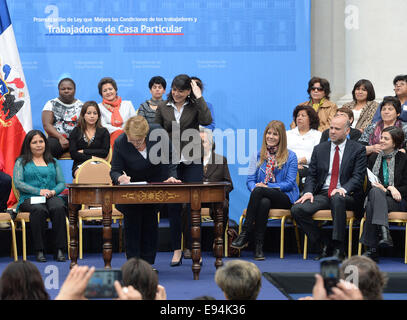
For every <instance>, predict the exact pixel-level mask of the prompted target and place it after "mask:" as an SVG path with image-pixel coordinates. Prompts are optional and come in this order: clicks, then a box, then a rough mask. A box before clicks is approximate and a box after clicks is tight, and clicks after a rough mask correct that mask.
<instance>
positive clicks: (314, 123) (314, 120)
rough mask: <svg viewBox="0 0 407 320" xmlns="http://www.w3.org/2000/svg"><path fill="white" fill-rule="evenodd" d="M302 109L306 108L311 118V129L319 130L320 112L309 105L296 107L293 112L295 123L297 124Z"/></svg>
mask: <svg viewBox="0 0 407 320" xmlns="http://www.w3.org/2000/svg"><path fill="white" fill-rule="evenodd" d="M301 110H305V112H307V115H308V118H309V127H310V129H315V130H318V127H319V117H318V113H317V112H316V111H315V110H314V108H313V107H311V106H308V105H298V106H296V107H295V109H294V112H293V120H294V122H295V125H297V116H298V113H299V112H300V111H301Z"/></svg>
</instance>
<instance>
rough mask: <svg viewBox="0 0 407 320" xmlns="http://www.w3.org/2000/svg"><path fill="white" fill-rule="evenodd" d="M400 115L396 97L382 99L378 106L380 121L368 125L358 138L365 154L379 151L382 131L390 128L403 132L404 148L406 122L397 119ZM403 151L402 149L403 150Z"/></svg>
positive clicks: (406, 135)
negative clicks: (364, 146) (393, 127)
mask: <svg viewBox="0 0 407 320" xmlns="http://www.w3.org/2000/svg"><path fill="white" fill-rule="evenodd" d="M400 113H401V104H400V100H399V99H397V98H396V97H390V96H388V97H384V99H383V101H382V103H381V104H380V114H381V117H382V120H379V121H377V122H376V123H371V124H369V125H368V126H367V127H366V129H365V131H363V134H362V136H361V137H360V138H359V142H360V143H362V144H364V145H366V154H367V155H370V154H372V153H379V152H380V151H381V148H382V147H381V145H380V137H381V134H382V131H383V129H385V128H387V127H391V126H395V127H399V128H401V129H402V130H403V132H404V135H405V137H404V142H403V145H402V147H401V148H404V147H405V143H406V140H405V139H406V137H407V122H403V121H401V120H399V119H398V117H399V115H400ZM403 150H404V149H403Z"/></svg>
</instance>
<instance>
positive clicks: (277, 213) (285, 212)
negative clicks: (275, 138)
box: [239, 171, 301, 259]
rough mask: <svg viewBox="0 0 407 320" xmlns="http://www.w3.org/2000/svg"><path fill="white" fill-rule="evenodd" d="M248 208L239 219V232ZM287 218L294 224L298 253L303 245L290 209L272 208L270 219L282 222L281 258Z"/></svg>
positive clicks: (297, 180) (298, 178)
mask: <svg viewBox="0 0 407 320" xmlns="http://www.w3.org/2000/svg"><path fill="white" fill-rule="evenodd" d="M295 181H296V183H297V185H299V184H300V174H299V173H298V171H297V177H296V179H295ZM246 210H247V209H244V210H243V213H242V215H241V216H240V219H239V234H240V233H241V232H242V226H243V220H244V219H246ZM287 219H290V220H291V221H292V223H293V226H294V231H295V239H296V242H297V250H298V253H299V254H301V245H300V236H299V233H298V227H297V224H296V222H295V221H294V219H293V218H292V217H291V210H290V209H270V210H269V216H268V220H281V224H280V259H283V258H284V235H285V222H286V220H287Z"/></svg>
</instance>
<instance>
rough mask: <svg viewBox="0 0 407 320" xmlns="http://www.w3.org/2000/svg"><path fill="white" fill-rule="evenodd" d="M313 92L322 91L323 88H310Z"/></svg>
mask: <svg viewBox="0 0 407 320" xmlns="http://www.w3.org/2000/svg"><path fill="white" fill-rule="evenodd" d="M314 90H317V91H320V92H321V91H324V88H322V87H311V91H314Z"/></svg>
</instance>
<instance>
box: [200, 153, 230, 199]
mask: <svg viewBox="0 0 407 320" xmlns="http://www.w3.org/2000/svg"><path fill="white" fill-rule="evenodd" d="M203 181H208V182H229V183H230V186H228V187H227V188H226V197H227V198H229V193H230V192H231V191H232V190H233V182H232V178H231V177H230V173H229V167H228V162H227V160H226V158H225V157H224V156H221V155H220V154H217V153H215V152H212V154H211V157H210V158H209V163H208V164H207V169H206V172H205V171H204V178H203Z"/></svg>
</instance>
